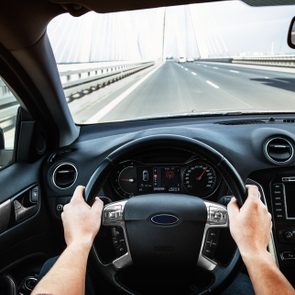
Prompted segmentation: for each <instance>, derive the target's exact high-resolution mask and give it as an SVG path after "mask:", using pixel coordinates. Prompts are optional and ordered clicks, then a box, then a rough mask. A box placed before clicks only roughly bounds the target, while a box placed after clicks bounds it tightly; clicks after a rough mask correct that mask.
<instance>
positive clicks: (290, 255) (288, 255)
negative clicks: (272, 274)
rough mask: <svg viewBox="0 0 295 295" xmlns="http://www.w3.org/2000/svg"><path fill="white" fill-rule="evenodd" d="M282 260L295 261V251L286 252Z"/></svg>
mask: <svg viewBox="0 0 295 295" xmlns="http://www.w3.org/2000/svg"><path fill="white" fill-rule="evenodd" d="M280 256H281V259H282V260H294V259H295V252H294V251H284V252H282V253H281V255H280Z"/></svg>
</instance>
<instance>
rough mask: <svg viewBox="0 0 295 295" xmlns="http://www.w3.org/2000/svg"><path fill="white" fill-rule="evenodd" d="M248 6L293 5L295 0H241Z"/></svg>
mask: <svg viewBox="0 0 295 295" xmlns="http://www.w3.org/2000/svg"><path fill="white" fill-rule="evenodd" d="M242 1H243V2H244V3H246V4H248V5H250V6H257V7H258V6H277V5H294V4H295V0H259V1H257V0H242Z"/></svg>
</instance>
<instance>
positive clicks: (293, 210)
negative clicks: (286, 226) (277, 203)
mask: <svg viewBox="0 0 295 295" xmlns="http://www.w3.org/2000/svg"><path fill="white" fill-rule="evenodd" d="M285 196H286V209H287V212H286V216H287V218H294V219H295V183H286V184H285Z"/></svg>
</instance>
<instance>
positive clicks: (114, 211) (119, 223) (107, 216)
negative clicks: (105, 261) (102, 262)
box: [102, 200, 132, 270]
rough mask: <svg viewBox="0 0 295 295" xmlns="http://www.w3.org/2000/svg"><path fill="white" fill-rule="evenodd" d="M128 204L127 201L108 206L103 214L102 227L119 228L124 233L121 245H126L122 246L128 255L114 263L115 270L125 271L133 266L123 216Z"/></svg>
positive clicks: (115, 260) (122, 256) (125, 254)
mask: <svg viewBox="0 0 295 295" xmlns="http://www.w3.org/2000/svg"><path fill="white" fill-rule="evenodd" d="M126 203H127V200H123V201H119V202H113V203H110V204H107V205H106V206H105V207H104V209H103V214H102V225H104V226H110V227H119V228H121V229H122V233H123V242H121V243H124V246H123V245H121V246H122V247H124V248H125V249H126V253H124V254H123V255H121V256H120V257H118V258H116V259H114V260H113V261H112V263H111V265H112V266H113V267H114V268H115V270H119V269H123V268H124V267H126V266H128V265H131V264H132V258H131V254H130V248H129V243H128V238H127V233H126V225H125V221H124V216H123V213H124V208H125V205H126ZM119 242H120V241H118V243H119Z"/></svg>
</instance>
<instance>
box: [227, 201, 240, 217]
mask: <svg viewBox="0 0 295 295" xmlns="http://www.w3.org/2000/svg"><path fill="white" fill-rule="evenodd" d="M227 212H228V217H229V219H234V218H235V217H236V216H237V215H238V214H239V212H240V209H239V205H238V202H237V199H236V198H234V197H233V198H231V200H230V202H229V203H228V204H227Z"/></svg>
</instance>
